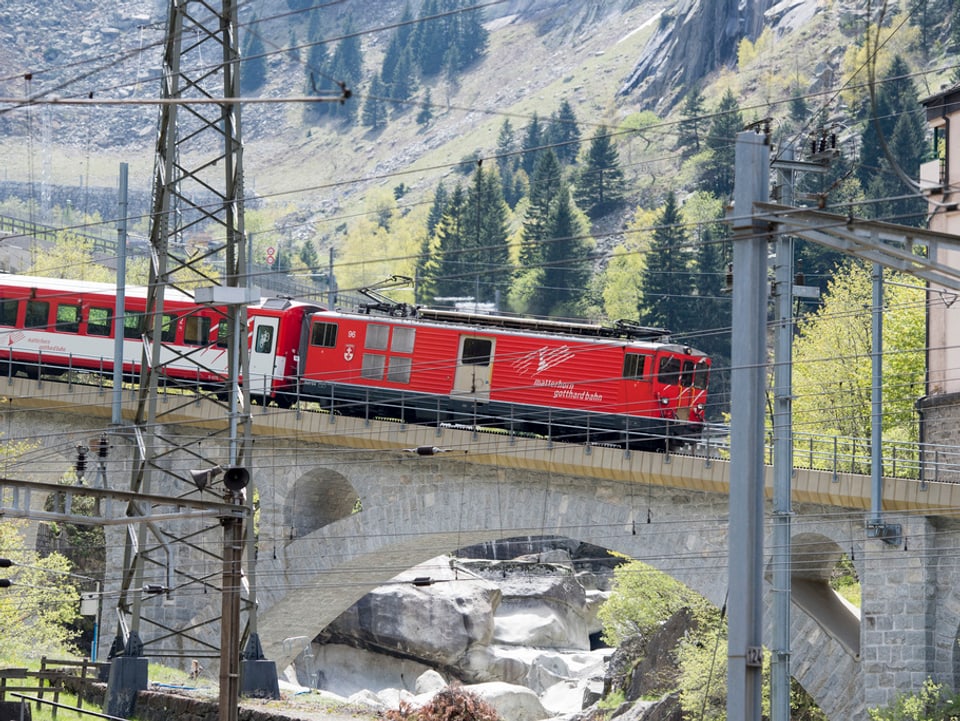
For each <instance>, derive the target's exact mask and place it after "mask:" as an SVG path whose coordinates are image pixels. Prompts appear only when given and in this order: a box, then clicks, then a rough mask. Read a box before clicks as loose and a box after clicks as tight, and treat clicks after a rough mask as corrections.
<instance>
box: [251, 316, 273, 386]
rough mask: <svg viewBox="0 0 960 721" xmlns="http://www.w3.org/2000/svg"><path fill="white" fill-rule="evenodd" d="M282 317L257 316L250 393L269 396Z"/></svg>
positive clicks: (252, 330) (253, 335)
mask: <svg viewBox="0 0 960 721" xmlns="http://www.w3.org/2000/svg"><path fill="white" fill-rule="evenodd" d="M279 328H280V319H279V318H271V317H269V316H255V317H254V319H253V328H252V329H251V332H252V335H251V338H250V393H251V395H253V396H257V397H263V398H269V397H270V396H271V394H272V391H273V378H274V375H275V374H276V373H275V366H276V359H277V335H278V330H279Z"/></svg>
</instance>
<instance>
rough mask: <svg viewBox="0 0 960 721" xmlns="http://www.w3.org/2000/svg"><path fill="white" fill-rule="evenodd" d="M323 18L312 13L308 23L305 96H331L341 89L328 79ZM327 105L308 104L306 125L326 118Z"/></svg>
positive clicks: (304, 113)
mask: <svg viewBox="0 0 960 721" xmlns="http://www.w3.org/2000/svg"><path fill="white" fill-rule="evenodd" d="M321 27H322V26H321V16H320V11H319V10H314V11H313V12H311V13H310V16H309V20H308V22H307V42H308V43H309V44H308V46H307V67H306V73H307V74H306V80H305V90H304V95H319V96H323V95H330V94H333V93H339V92H340V89H339V88H337V87H336V86H334V84H333V83H332V82H330V80H329V78H327V76H326V73H327V71H328V67H327V66H328V63H329V57H328V56H327V46H326V43H323V42H321V41H320V40H321V30H320V29H321ZM326 105H327V103H308V104H307V105H306V106H304V110H303V119H304V122H306V123H313V122H317V121H318V120H319V119H320V118H321V117H324V116H325V115H326V114H327V113H328V112H329V109H328V108H326V107H325V106H326Z"/></svg>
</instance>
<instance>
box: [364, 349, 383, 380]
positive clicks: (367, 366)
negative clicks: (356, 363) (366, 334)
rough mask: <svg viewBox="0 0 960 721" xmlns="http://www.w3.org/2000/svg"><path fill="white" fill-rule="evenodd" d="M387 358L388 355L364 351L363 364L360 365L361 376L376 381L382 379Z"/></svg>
mask: <svg viewBox="0 0 960 721" xmlns="http://www.w3.org/2000/svg"><path fill="white" fill-rule="evenodd" d="M386 359H387V357H386V356H382V355H376V354H374V353H364V354H363V364H362V365H361V366H360V377H361V378H369V379H370V380H374V381H382V380H383V368H384V366H385V365H386V364H385V361H386Z"/></svg>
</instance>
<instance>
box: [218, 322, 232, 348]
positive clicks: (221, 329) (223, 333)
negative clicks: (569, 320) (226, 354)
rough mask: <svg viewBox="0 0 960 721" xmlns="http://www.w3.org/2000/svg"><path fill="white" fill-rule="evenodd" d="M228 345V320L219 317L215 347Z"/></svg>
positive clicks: (226, 346) (227, 346)
mask: <svg viewBox="0 0 960 721" xmlns="http://www.w3.org/2000/svg"><path fill="white" fill-rule="evenodd" d="M229 347H230V321H229V320H227V319H226V318H221V319H220V322H219V323H217V348H229Z"/></svg>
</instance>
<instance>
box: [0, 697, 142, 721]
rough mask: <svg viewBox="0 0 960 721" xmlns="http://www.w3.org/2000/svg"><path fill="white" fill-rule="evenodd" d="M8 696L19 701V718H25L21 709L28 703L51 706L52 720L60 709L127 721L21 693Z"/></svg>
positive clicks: (113, 720) (122, 719) (122, 720)
mask: <svg viewBox="0 0 960 721" xmlns="http://www.w3.org/2000/svg"><path fill="white" fill-rule="evenodd" d="M10 695H11V696H13V697H14V698H18V699H20V708H21V713H20V718H26V714H25V713H24V712H23V708H24V707H25V705H26V704H28V703H33V704H36V705H37V706H40V705H45V706H52V707H53V711H52V713H51V716H53V718H56V717H57V709H61V708H62V709H65V710H67V711H72V712H73V713H75V714H78V715H80V716H92V717H93V718H105V719H111V721H127V720H126V719H125V718H123V717H122V716H111V715H110V714H106V713H100V712H99V711H90V710H89V709H85V708H80V707H78V706H71V705H70V704H64V703H60V702H58V701H50V700H49V699H45V698H37V697H35V696H25V695H24V694H22V693H12V694H10Z"/></svg>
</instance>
